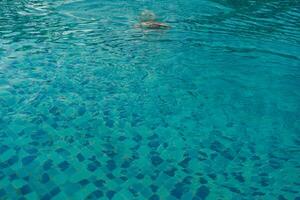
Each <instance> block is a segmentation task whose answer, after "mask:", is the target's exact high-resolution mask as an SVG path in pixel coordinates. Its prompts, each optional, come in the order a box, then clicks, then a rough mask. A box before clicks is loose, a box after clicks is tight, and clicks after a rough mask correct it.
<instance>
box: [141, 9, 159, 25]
mask: <svg viewBox="0 0 300 200" xmlns="http://www.w3.org/2000/svg"><path fill="white" fill-rule="evenodd" d="M155 19H156V16H155V14H154V13H153V12H152V11H150V10H144V11H143V12H142V13H141V16H140V21H141V22H147V21H155Z"/></svg>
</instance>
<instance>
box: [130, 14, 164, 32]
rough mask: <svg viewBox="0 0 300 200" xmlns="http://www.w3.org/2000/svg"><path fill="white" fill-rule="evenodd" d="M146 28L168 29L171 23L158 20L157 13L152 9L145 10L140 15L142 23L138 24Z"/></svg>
mask: <svg viewBox="0 0 300 200" xmlns="http://www.w3.org/2000/svg"><path fill="white" fill-rule="evenodd" d="M136 27H139V28H145V29H167V28H170V26H169V25H167V24H165V23H162V22H158V21H156V15H155V14H154V13H153V12H152V11H150V10H144V11H143V12H142V13H141V16H140V23H139V24H138V25H137V26H136Z"/></svg>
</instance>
